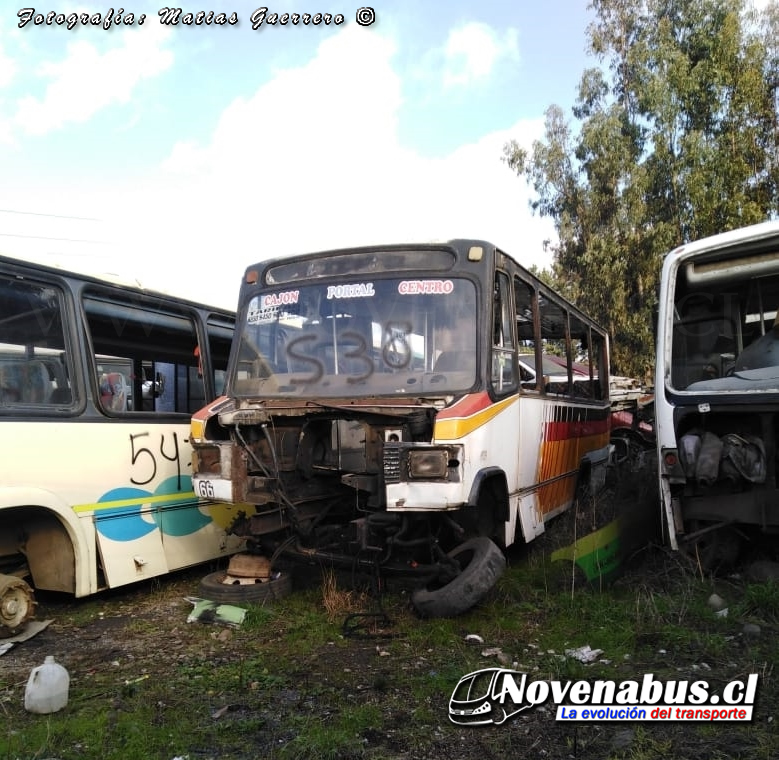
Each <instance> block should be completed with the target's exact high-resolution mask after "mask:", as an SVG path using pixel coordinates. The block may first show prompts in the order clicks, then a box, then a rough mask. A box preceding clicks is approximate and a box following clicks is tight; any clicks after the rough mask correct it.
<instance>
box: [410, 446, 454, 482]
mask: <svg viewBox="0 0 779 760" xmlns="http://www.w3.org/2000/svg"><path fill="white" fill-rule="evenodd" d="M448 470H449V452H448V451H446V450H445V449H422V450H419V449H418V450H416V451H414V450H412V451H409V452H408V474H409V477H411V478H420V479H426V480H429V479H431V478H445V477H446V475H447V472H448Z"/></svg>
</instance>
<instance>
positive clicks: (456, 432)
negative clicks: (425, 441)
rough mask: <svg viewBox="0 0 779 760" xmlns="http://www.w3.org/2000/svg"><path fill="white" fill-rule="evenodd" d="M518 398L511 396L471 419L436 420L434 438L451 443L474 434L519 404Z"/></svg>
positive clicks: (472, 416) (471, 416) (470, 417)
mask: <svg viewBox="0 0 779 760" xmlns="http://www.w3.org/2000/svg"><path fill="white" fill-rule="evenodd" d="M518 403H519V397H518V396H510V397H509V398H507V399H503V401H498V402H497V403H495V404H490V405H489V406H488V407H487V408H486V409H482V410H481V411H480V412H476V414H472V415H470V416H469V417H452V418H451V419H446V420H436V421H435V427H434V428H433V438H434V439H435V440H437V441H449V440H453V439H456V438H462V437H463V436H466V435H468V433H472V432H473V431H474V430H476V429H477V428H480V427H481V426H482V425H486V424H487V423H488V422H489V421H490V420H491V419H493V417H497V416H498V415H499V414H500V413H501V412H502V411H503V410H504V409H507V408H508V407H509V406H511V405H512V404H518Z"/></svg>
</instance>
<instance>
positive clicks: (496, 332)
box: [491, 272, 517, 393]
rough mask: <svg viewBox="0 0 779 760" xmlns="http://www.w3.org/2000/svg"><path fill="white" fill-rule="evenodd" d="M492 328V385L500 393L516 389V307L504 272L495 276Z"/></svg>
mask: <svg viewBox="0 0 779 760" xmlns="http://www.w3.org/2000/svg"><path fill="white" fill-rule="evenodd" d="M494 296H495V297H494V302H493V303H494V312H493V315H494V316H493V330H492V373H491V374H492V386H493V388H494V389H495V390H496V391H497V392H498V393H506V392H509V391H512V390H515V389H516V387H517V381H516V370H515V364H516V352H515V350H514V331H513V329H512V325H513V322H514V308H513V305H512V303H511V298H510V296H509V279H508V277H507V276H506V275H505V274H504V273H503V272H498V273H497V274H496V278H495V294H494Z"/></svg>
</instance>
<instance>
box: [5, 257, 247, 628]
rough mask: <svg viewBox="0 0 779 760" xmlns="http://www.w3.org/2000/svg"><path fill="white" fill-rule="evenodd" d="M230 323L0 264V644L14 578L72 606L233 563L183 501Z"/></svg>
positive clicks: (21, 596) (231, 547)
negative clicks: (196, 424)
mask: <svg viewBox="0 0 779 760" xmlns="http://www.w3.org/2000/svg"><path fill="white" fill-rule="evenodd" d="M234 326H235V315H234V313H231V312H228V311H224V310H220V309H216V308H209V307H206V306H202V305H200V304H197V303H194V302H191V301H186V300H182V299H179V298H175V297H173V296H170V295H164V294H162V293H157V292H151V291H147V290H144V289H142V288H140V287H136V286H129V285H122V284H117V283H114V282H111V281H108V280H103V279H98V278H95V277H88V276H84V275H80V274H75V273H72V272H65V271H62V270H60V269H58V268H54V267H47V266H41V265H37V264H33V263H29V262H24V261H20V260H17V259H12V258H7V257H0V430H2V437H0V461H2V465H1V467H2V470H0V473H1V474H0V631H2V632H5V634H6V635H7V634H8V633H9V632H13V631H14V630H16V629H18V628H20V627H21V626H22V625H23V624H24V623H25V621H26V620H27V619H28V618H29V617H30V615H31V612H32V609H31V608H32V595H31V593H30V590H29V586H28V585H27V584H26V582H25V581H24V580H22V579H23V578H28V577H29V578H31V579H32V584H33V585H34V586H35V587H36V588H38V589H42V590H43V589H45V590H51V591H62V592H68V593H71V594H75V595H76V596H78V597H82V596H86V595H88V594H93V593H95V592H97V591H100V590H101V589H105V588H113V587H115V586H121V585H123V584H127V583H131V582H133V581H137V580H141V579H146V578H151V577H153V576H157V575H161V574H163V573H167V572H169V571H172V570H174V569H177V568H182V567H185V566H188V565H193V564H195V563H200V562H205V561H207V560H211V559H214V558H218V557H222V556H225V555H227V554H230V553H232V552H233V551H235V550H236V549H237V548H238V547H239V546H240V542H239V539H237V538H236V537H234V536H229V535H228V534H227V533H226V531H225V528H226V527H227V525H229V524H230V522H231V521H232V519H233V518H234V516H235V514H234V513H235V508H234V507H232V506H230V505H225V504H220V505H206V504H204V503H203V502H202V501H199V500H198V498H197V497H196V496H195V494H194V492H193V490H192V481H191V474H192V471H191V467H192V465H191V462H192V454H191V447H190V444H189V428H190V417H191V415H192V412H194V411H196V410H197V409H199V408H200V407H202V406H203V404H205V403H207V402H208V401H210V400H212V399H213V398H214V397H215V396H217V395H218V394H219V393H221V391H222V388H223V385H224V378H225V370H226V367H227V359H228V355H229V349H230V343H231V339H232V335H233V331H234Z"/></svg>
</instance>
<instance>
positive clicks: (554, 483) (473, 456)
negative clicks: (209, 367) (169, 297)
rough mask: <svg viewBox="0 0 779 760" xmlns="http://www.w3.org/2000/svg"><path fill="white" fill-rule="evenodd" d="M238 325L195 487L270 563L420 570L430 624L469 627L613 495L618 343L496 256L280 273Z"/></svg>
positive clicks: (453, 252)
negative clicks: (577, 508) (514, 560)
mask: <svg viewBox="0 0 779 760" xmlns="http://www.w3.org/2000/svg"><path fill="white" fill-rule="evenodd" d="M239 308H240V311H239V314H240V316H239V318H238V326H237V327H236V334H235V339H234V344H233V350H232V353H231V358H230V364H229V368H228V376H227V381H226V390H225V394H226V397H225V398H222V399H219V400H218V401H217V402H216V403H214V404H212V405H209V406H207V407H206V408H204V409H203V410H201V411H200V412H198V413H197V414H196V415H195V416H194V417H193V421H192V442H193V446H194V450H195V458H194V465H193V467H194V476H193V481H194V485H195V490H196V491H197V492H198V493H199V494H200V495H201V496H202V497H204V498H207V499H223V500H226V501H228V502H230V503H234V504H236V503H248V504H252V505H254V509H253V510H252V511H250V513H247V514H244V515H242V516H241V518H240V519H239V520H237V521H236V523H235V524H234V525H233V526H232V528H231V529H232V530H233V531H234V532H235V533H236V534H237V535H240V536H242V537H244V538H246V539H247V540H248V541H249V543H250V545H251V546H252V547H254V548H255V549H256V551H257V552H264V553H266V554H267V555H268V556H271V555H272V554H273V553H274V552H283V553H285V554H287V555H290V556H293V557H297V558H301V559H306V560H308V559H312V558H318V559H320V560H323V561H327V562H332V563H342V564H345V565H347V566H350V567H361V568H363V569H365V570H367V571H370V570H372V569H375V570H376V572H387V573H389V572H405V573H406V574H408V575H411V576H413V578H414V582H415V583H416V584H417V585H418V588H417V590H416V591H415V592H414V594H413V603H414V605H415V606H416V608H417V610H418V611H419V612H420V613H421V614H423V615H427V616H449V615H454V614H458V613H459V612H462V611H464V610H465V609H468V608H469V607H471V606H472V605H473V604H475V603H476V602H477V601H478V600H479V599H480V598H481V597H483V595H484V594H485V593H486V592H487V591H488V590H489V589H490V588H491V587H492V586H493V585H494V583H495V582H496V580H497V578H498V577H499V576H500V574H501V572H502V570H503V568H504V566H505V557H504V554H503V552H502V551H501V550H502V549H504V548H506V547H508V546H510V545H511V544H513V543H514V542H515V541H517V540H523V541H531V540H532V539H533V538H535V537H536V536H538V535H540V534H541V533H543V532H544V530H545V527H546V524H547V522H548V521H549V520H550V519H551V518H552V517H554V516H555V515H558V514H560V513H561V512H563V511H565V510H566V509H568V508H569V507H570V506H571V505H572V503H573V502H574V499H575V496H576V494H577V486H579V487H585V486H589V485H590V484H591V483H593V484H595V486H596V487H597V485H598V484H599V483H600V482H602V481H603V478H604V470H605V467H604V465H605V464H606V460H607V455H608V442H609V398H608V393H609V380H608V340H607V335H606V333H605V332H604V331H603V330H602V329H601V328H600V327H598V326H597V325H596V324H595V323H594V322H593V321H592V320H590V319H588V318H587V317H586V316H585V315H584V314H583V313H582V312H580V311H579V310H578V309H576V308H575V307H574V306H573V305H571V304H570V303H567V302H566V301H565V300H564V299H563V298H561V297H560V296H559V295H557V294H556V293H555V292H553V291H552V290H551V289H550V288H549V287H548V286H547V285H545V284H544V283H543V282H541V281H540V280H538V279H537V278H536V277H534V276H533V275H532V274H531V273H529V272H528V271H527V270H525V269H523V268H522V267H521V266H520V265H519V264H518V263H517V262H516V261H515V260H514V259H512V258H511V257H510V256H509V255H507V254H506V253H504V252H503V251H501V250H499V249H498V248H496V247H495V246H494V245H491V244H489V243H487V242H483V241H476V240H454V241H451V242H449V243H446V244H440V245H433V244H426V245H414V246H406V245H392V246H383V247H370V248H358V249H350V250H336V251H327V252H323V253H314V254H308V255H301V256H297V257H293V258H286V259H277V260H274V261H268V262H263V263H262V264H258V265H256V266H252V267H249V268H248V269H247V271H246V274H245V278H244V281H243V284H242V289H241V294H240V307H239ZM547 353H549V354H551V353H554V354H556V355H557V356H558V357H561V361H560V360H558V363H556V364H553V366H554V367H555V370H554V371H555V377H554V381H553V382H550V378H549V376H548V375H547V374H545V373H546V372H547V369H546V367H547V363H546V362H544V359H545V355H546V354H547ZM520 358H521V359H522V362H520ZM574 362H578V363H580V364H581V366H586V367H587V372H586V374H584V373H582V372H580V371H574V369H573V365H574ZM528 364H531V365H532V367H533V368H534V369H535V371H533V372H530V371H528V366H527V365H528ZM225 580H226V581H227V582H229V581H230V576H229V574H228V575H227V577H226V579H225Z"/></svg>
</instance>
